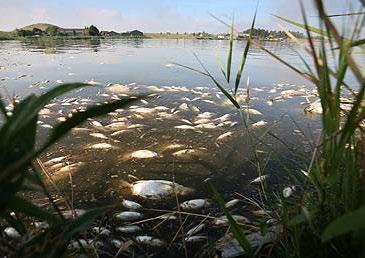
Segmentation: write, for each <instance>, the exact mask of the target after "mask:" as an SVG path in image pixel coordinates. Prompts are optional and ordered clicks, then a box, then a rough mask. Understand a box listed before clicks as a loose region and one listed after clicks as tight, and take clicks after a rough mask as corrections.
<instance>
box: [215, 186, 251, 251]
mask: <svg viewBox="0 0 365 258" xmlns="http://www.w3.org/2000/svg"><path fill="white" fill-rule="evenodd" d="M210 187H211V189H212V191H213V194H214V198H215V199H216V201H217V202H218V205H219V207H220V208H221V209H223V211H224V214H225V215H226V217H227V219H228V221H229V225H230V231H231V232H232V234H233V236H234V238H235V239H236V240H237V241H238V243H239V244H240V246H241V247H242V248H243V249H244V250H245V252H246V253H247V254H248V257H253V249H252V246H251V244H250V242H249V241H248V240H247V238H246V236H245V234H244V233H243V232H242V229H241V228H240V227H239V226H238V224H237V222H236V221H235V220H234V219H233V217H232V215H231V214H230V213H229V211H228V210H227V209H226V207H225V205H224V201H223V199H222V197H221V196H220V195H219V193H218V191H217V189H215V187H214V186H213V185H212V184H210Z"/></svg>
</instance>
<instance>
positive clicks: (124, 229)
mask: <svg viewBox="0 0 365 258" xmlns="http://www.w3.org/2000/svg"><path fill="white" fill-rule="evenodd" d="M115 230H116V231H118V232H121V233H127V234H128V233H129V234H131V233H137V232H140V231H142V228H141V227H139V226H137V225H127V226H123V227H117V228H116V229H115Z"/></svg>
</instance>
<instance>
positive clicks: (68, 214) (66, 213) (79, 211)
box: [62, 209, 86, 219]
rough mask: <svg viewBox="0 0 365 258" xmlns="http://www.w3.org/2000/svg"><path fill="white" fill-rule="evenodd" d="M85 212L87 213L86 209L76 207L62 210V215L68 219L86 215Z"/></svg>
mask: <svg viewBox="0 0 365 258" xmlns="http://www.w3.org/2000/svg"><path fill="white" fill-rule="evenodd" d="M85 213H86V211H85V210H82V209H74V210H67V211H63V212H62V215H63V216H64V217H65V218H66V219H71V218H75V217H80V216H82V215H84V214H85Z"/></svg>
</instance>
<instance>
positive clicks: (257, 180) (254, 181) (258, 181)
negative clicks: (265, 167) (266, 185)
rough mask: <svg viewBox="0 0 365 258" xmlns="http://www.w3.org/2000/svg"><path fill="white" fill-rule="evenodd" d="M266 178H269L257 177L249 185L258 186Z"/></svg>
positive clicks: (266, 177) (264, 176)
mask: <svg viewBox="0 0 365 258" xmlns="http://www.w3.org/2000/svg"><path fill="white" fill-rule="evenodd" d="M268 178H269V175H263V176H259V177H257V178H255V179H254V180H252V181H251V182H250V184H260V183H263V182H264V181H266V180H267V179H268Z"/></svg>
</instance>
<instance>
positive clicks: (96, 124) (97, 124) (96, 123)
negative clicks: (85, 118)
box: [91, 121, 103, 127]
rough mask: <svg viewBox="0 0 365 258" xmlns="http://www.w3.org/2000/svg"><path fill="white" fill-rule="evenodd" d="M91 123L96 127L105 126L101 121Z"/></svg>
mask: <svg viewBox="0 0 365 258" xmlns="http://www.w3.org/2000/svg"><path fill="white" fill-rule="evenodd" d="M91 125H93V126H95V127H103V124H102V123H100V122H99V121H91Z"/></svg>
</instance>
